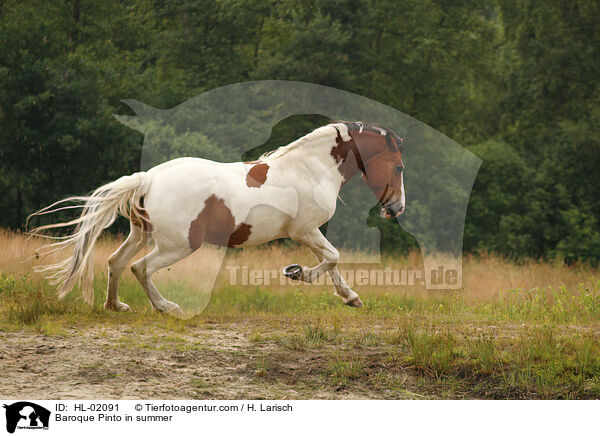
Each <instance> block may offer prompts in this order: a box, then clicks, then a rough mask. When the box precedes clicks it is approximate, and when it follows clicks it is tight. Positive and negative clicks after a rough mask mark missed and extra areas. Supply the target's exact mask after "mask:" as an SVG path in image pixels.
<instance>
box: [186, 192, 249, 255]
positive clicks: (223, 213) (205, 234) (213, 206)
mask: <svg viewBox="0 0 600 436" xmlns="http://www.w3.org/2000/svg"><path fill="white" fill-rule="evenodd" d="M251 227H252V226H251V225H249V224H246V223H241V224H239V225H238V226H237V227H235V219H234V218H233V215H232V214H231V210H229V208H228V207H227V206H226V205H225V201H224V200H223V199H221V198H218V197H217V196H215V195H214V194H213V195H211V196H210V197H208V198H207V199H206V201H205V202H204V208H203V209H202V211H201V212H200V213H199V214H198V216H197V217H196V219H195V220H194V221H192V222H191V223H190V228H189V230H188V240H189V242H190V248H191V249H192V250H197V249H198V248H200V246H201V245H202V243H203V242H208V243H210V244H214V245H219V246H221V247H234V246H236V245H240V244H243V243H244V242H246V241H247V240H248V238H249V237H250V233H251V232H250V229H251Z"/></svg>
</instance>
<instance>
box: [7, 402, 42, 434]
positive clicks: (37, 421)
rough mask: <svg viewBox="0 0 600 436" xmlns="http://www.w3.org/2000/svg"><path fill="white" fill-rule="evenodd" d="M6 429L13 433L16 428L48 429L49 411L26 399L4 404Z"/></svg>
mask: <svg viewBox="0 0 600 436" xmlns="http://www.w3.org/2000/svg"><path fill="white" fill-rule="evenodd" d="M4 408H5V409H6V431H8V432H9V433H14V432H15V430H16V429H17V428H18V429H44V430H47V429H48V423H49V421H50V411H49V410H48V409H45V408H43V407H42V406H38V405H37V404H35V403H30V402H28V401H19V402H17V403H13V404H10V405H7V404H5V405H4Z"/></svg>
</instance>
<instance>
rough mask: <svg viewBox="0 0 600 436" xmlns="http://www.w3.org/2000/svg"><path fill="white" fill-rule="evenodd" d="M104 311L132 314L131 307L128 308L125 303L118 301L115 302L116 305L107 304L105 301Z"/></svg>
mask: <svg viewBox="0 0 600 436" xmlns="http://www.w3.org/2000/svg"><path fill="white" fill-rule="evenodd" d="M104 310H110V311H113V312H133V310H131V307H129V305H128V304H125V303H121V302H120V301H117V303H116V304H115V303H109V302H108V301H106V302H105V303H104Z"/></svg>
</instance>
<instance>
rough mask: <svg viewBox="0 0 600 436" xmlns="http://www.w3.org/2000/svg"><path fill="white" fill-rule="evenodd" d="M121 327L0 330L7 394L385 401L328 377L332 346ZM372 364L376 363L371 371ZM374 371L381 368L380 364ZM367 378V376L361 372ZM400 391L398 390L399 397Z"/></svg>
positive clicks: (211, 331)
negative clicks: (294, 346)
mask: <svg viewBox="0 0 600 436" xmlns="http://www.w3.org/2000/svg"><path fill="white" fill-rule="evenodd" d="M128 330H129V331H123V328H122V327H119V326H117V327H114V328H112V327H97V328H88V329H86V330H85V331H76V330H75V329H69V330H68V332H67V333H66V334H65V335H62V336H47V335H43V334H38V333H34V332H30V331H17V332H0V356H1V358H0V370H1V371H2V374H3V375H4V380H5V381H6V382H4V383H2V385H0V396H2V397H4V398H43V399H93V398H111V399H113V398H114V399H137V398H164V399H190V398H195V399H241V398H253V399H278V398H288V399H294V398H329V399H333V398H356V399H358V398H382V397H386V396H387V395H381V392H378V390H375V391H370V390H369V388H368V384H367V382H366V381H359V380H358V381H355V382H353V383H351V384H348V383H346V384H343V383H340V384H336V383H335V382H333V383H331V382H330V381H329V380H328V377H329V373H328V365H329V360H330V358H331V355H332V353H335V352H336V350H335V347H336V346H333V345H327V346H323V347H320V348H319V349H317V350H304V351H297V350H290V349H287V348H285V347H282V346H280V345H278V344H277V342H276V341H274V340H270V341H262V342H256V341H252V340H251V339H250V337H251V333H250V332H249V330H248V328H247V327H246V326H244V325H242V324H236V323H234V324H231V325H228V326H224V327H223V328H213V327H212V326H209V327H207V328H201V327H198V328H196V327H193V328H187V329H186V331H185V333H174V332H169V331H152V330H151V331H136V330H134V329H133V328H129V329H128ZM373 369H376V368H373ZM379 369H381V370H382V369H384V368H383V367H382V368H379ZM365 380H368V376H365ZM396 396H397V395H396Z"/></svg>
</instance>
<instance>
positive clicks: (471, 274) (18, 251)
mask: <svg viewBox="0 0 600 436" xmlns="http://www.w3.org/2000/svg"><path fill="white" fill-rule="evenodd" d="M123 239H124V238H123V237H114V236H110V235H108V236H105V237H103V238H101V240H100V241H99V242H98V244H97V246H96V252H95V272H96V275H97V276H99V277H103V278H105V277H106V271H107V263H106V262H107V258H108V256H109V255H110V254H111V253H112V252H113V251H114V250H116V249H117V247H118V246H119V245H120V243H121V242H122V241H123ZM45 243H47V241H45V240H43V239H40V238H29V237H28V236H27V235H24V234H21V233H15V232H10V231H7V230H2V229H0V271H2V272H4V273H6V274H12V275H15V276H20V275H26V274H30V273H31V271H32V268H33V266H35V265H39V264H40V263H47V262H53V261H56V260H58V259H60V258H63V257H65V256H66V255H67V253H55V254H52V255H49V256H47V257H45V258H39V257H38V256H36V253H37V251H38V250H39V249H40V247H41V246H42V245H44V244H45ZM150 248H151V247H150ZM223 253H224V252H223V249H219V248H216V247H212V246H206V247H202V248H201V249H200V250H198V251H197V252H195V253H194V254H193V255H191V256H189V257H188V258H187V259H184V260H182V261H180V262H179V263H177V264H176V265H174V266H172V267H171V268H169V269H167V270H163V271H161V272H159V273H158V274H157V276H158V277H157V279H156V282H157V284H158V285H159V287H160V284H161V283H167V282H169V281H171V280H174V279H175V280H179V281H181V280H183V281H184V282H187V283H199V282H203V283H205V282H207V281H208V282H210V281H211V280H212V277H211V276H212V275H214V271H216V270H217V269H218V268H219V267H220V270H219V274H218V275H217V276H216V281H215V289H219V288H221V287H224V286H228V285H230V284H231V283H230V272H231V270H230V268H232V267H240V268H241V267H243V268H247V269H248V270H258V271H264V270H276V271H278V277H277V278H276V279H274V280H273V279H272V280H271V283H270V284H269V285H268V287H269V289H270V290H271V291H273V292H279V291H281V292H286V291H290V290H291V289H295V287H296V286H300V287H301V288H302V290H303V291H304V292H309V293H310V292H323V291H324V290H325V289H327V290H328V292H333V288H332V287H331V286H327V287H325V284H323V283H321V284H316V285H306V284H298V283H294V284H284V285H281V284H280V277H279V276H280V271H281V269H282V268H283V267H285V266H286V265H289V264H292V263H298V264H301V265H309V266H310V265H314V264H315V259H314V257H313V256H312V254H311V253H310V251H309V250H308V249H306V248H303V247H300V246H290V245H289V244H281V245H267V246H263V247H258V248H253V249H241V250H240V249H235V250H228V251H227V253H226V254H225V255H224V256H223ZM355 254H356V253H355ZM143 255H144V253H143V252H142V253H140V254H138V255H137V256H136V258H135V259H138V258H140V257H142V256H143ZM385 267H389V268H392V269H398V270H403V269H408V270H420V269H422V267H423V265H422V259H421V255H420V253H418V252H413V253H411V254H409V255H407V256H402V257H389V256H388V257H385V258H383V259H382V262H381V263H380V264H379V263H375V264H362V265H359V266H357V265H355V264H353V265H340V269H341V270H344V269H348V268H360V269H363V270H364V269H367V270H372V269H382V268H385ZM123 277H124V278H125V279H126V280H132V274H131V272H130V271H129V270H126V271H125V273H124V275H123ZM599 277H600V273H599V270H598V269H594V268H590V267H589V266H585V265H583V266H577V267H568V266H565V265H563V264H561V263H558V262H544V261H534V260H530V261H524V262H519V264H516V263H515V262H513V261H510V260H507V259H503V258H501V257H499V256H496V255H484V256H477V257H475V256H465V257H464V259H463V287H462V289H460V290H456V291H431V290H427V289H425V287H424V286H423V285H418V284H415V285H412V286H408V285H407V286H390V285H388V286H384V285H376V284H371V285H367V286H354V288H355V290H356V291H357V292H358V293H359V294H361V295H363V294H364V295H369V294H371V295H385V294H386V293H389V294H396V295H397V294H401V295H410V296H415V297H427V296H432V295H440V294H443V293H448V292H454V293H458V294H459V295H460V296H462V297H464V299H465V300H466V301H479V302H486V301H493V300H496V301H497V299H498V298H499V297H500V295H502V294H503V293H506V292H507V291H510V290H515V289H520V290H529V289H535V288H539V289H545V288H549V287H553V288H555V289H556V288H558V287H560V286H564V287H565V288H566V289H567V290H569V292H573V293H576V292H577V289H578V287H579V285H580V284H588V283H590V282H591V281H596V280H598V278H599ZM31 280H32V281H33V282H34V283H38V282H41V281H42V280H43V278H42V277H39V276H38V275H35V274H32V276H31ZM238 284H239V283H238ZM265 286H267V285H265ZM291 286H292V287H291Z"/></svg>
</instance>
